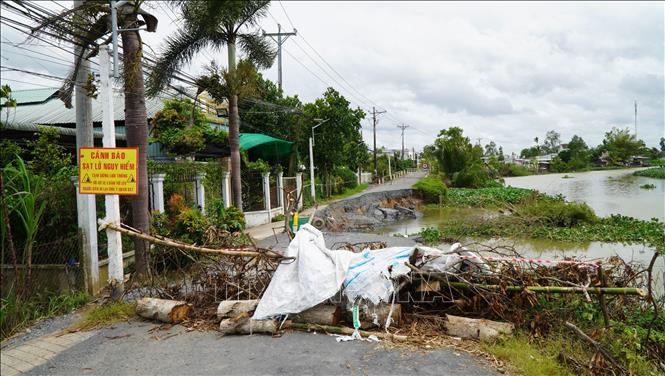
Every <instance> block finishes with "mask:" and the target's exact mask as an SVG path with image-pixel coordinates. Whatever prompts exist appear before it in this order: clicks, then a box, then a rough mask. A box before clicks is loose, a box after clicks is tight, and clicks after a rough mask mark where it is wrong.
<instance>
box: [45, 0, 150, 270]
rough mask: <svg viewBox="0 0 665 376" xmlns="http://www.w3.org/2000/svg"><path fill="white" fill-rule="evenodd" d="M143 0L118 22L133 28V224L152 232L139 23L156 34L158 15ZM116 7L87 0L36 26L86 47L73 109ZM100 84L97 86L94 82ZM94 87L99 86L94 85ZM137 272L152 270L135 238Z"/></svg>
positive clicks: (125, 42) (129, 94)
mask: <svg viewBox="0 0 665 376" xmlns="http://www.w3.org/2000/svg"><path fill="white" fill-rule="evenodd" d="M142 3H143V1H142V0H135V1H127V2H124V3H121V5H120V6H119V7H118V11H117V14H118V26H119V28H120V29H132V30H127V31H123V32H121V33H120V35H121V38H122V51H123V58H122V64H123V69H122V71H123V77H122V78H123V84H124V87H123V92H124V95H125V133H126V136H127V146H130V147H137V148H138V150H139V155H138V182H139V183H138V184H139V186H138V194H137V195H136V196H134V197H133V198H132V199H131V202H132V226H133V227H134V228H136V229H139V230H141V231H143V232H145V233H148V234H149V233H150V221H149V214H150V213H149V211H148V163H147V162H148V158H147V157H148V119H147V113H146V109H145V85H144V81H143V63H142V58H143V42H142V40H141V37H140V35H139V31H138V28H137V27H138V26H143V25H145V27H146V28H145V29H144V30H147V31H149V32H154V31H156V29H157V18H156V17H154V16H153V15H151V14H150V13H148V12H146V11H145V10H143V9H142V8H141V4H142ZM110 13H111V8H110V6H109V4H108V3H106V2H97V1H86V2H84V3H83V4H82V5H80V6H78V7H76V8H73V9H67V10H63V11H62V12H61V13H60V14H57V15H55V16H53V17H46V18H45V19H44V20H43V21H42V22H41V23H40V24H39V25H37V26H36V27H34V28H33V35H37V34H40V33H44V34H46V35H51V36H57V37H58V38H59V39H65V40H71V39H72V38H73V37H74V38H76V39H77V44H78V45H80V46H81V47H82V49H81V52H80V55H77V56H76V61H75V64H74V69H73V70H72V72H71V74H70V76H69V77H68V79H67V80H66V81H65V83H64V84H63V87H62V90H61V92H60V98H61V99H63V101H64V102H65V106H67V107H68V108H71V96H72V91H73V88H74V83H75V82H76V80H75V78H76V76H77V74H78V69H79V67H80V64H81V61H82V60H83V59H84V58H85V57H86V56H88V55H90V54H94V53H95V52H96V50H97V49H98V48H99V45H98V44H97V42H96V41H97V40H99V39H102V38H107V37H108V34H109V32H110V28H109V27H110V25H111V22H110ZM93 86H94V85H93ZM91 91H94V88H91ZM134 250H135V255H136V256H135V258H136V264H135V267H136V273H137V274H138V275H143V274H145V273H146V272H147V270H148V252H147V247H146V242H145V241H143V240H140V239H135V240H134Z"/></svg>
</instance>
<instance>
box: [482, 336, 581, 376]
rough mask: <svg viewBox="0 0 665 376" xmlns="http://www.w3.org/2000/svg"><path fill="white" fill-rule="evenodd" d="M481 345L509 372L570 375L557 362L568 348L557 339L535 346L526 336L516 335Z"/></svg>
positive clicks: (567, 345) (484, 342) (528, 375)
mask: <svg viewBox="0 0 665 376" xmlns="http://www.w3.org/2000/svg"><path fill="white" fill-rule="evenodd" d="M481 345H482V347H483V349H484V350H485V351H487V352H488V353H490V354H492V355H494V356H495V357H497V358H498V359H500V360H502V361H504V362H505V363H506V364H507V365H508V368H509V369H510V370H511V371H513V372H515V373H518V374H522V375H526V376H531V375H534V376H536V375H538V376H540V375H543V376H550V375H551V376H555V375H556V376H558V375H566V374H572V372H570V370H568V369H567V368H566V367H565V366H563V365H562V364H560V363H559V362H558V361H557V357H558V355H559V353H560V352H561V350H564V349H568V347H569V346H570V344H567V343H564V342H563V341H562V340H559V339H554V340H552V339H550V340H547V341H541V342H540V343H538V344H536V343H534V342H533V341H532V340H531V339H530V338H529V337H527V336H526V335H523V334H516V335H514V336H507V337H502V338H499V339H496V340H491V341H483V342H482V343H481Z"/></svg>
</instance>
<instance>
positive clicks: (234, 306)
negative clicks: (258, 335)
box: [217, 299, 259, 320]
mask: <svg viewBox="0 0 665 376" xmlns="http://www.w3.org/2000/svg"><path fill="white" fill-rule="evenodd" d="M258 304H259V300H258V299H254V300H224V301H222V302H220V303H219V306H217V318H218V319H220V320H222V319H226V318H233V317H237V316H239V315H241V314H243V313H251V312H254V310H255V309H256V306H257V305H258Z"/></svg>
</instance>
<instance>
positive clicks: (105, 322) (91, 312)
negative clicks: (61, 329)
mask: <svg viewBox="0 0 665 376" xmlns="http://www.w3.org/2000/svg"><path fill="white" fill-rule="evenodd" d="M135 316H136V310H135V306H134V304H133V303H123V302H108V303H106V304H103V305H99V306H94V307H92V308H90V309H88V310H87V311H85V312H83V318H82V319H81V320H80V321H78V322H76V323H74V324H73V325H72V326H71V327H69V330H93V329H97V328H102V327H105V326H109V325H111V324H113V323H116V322H120V321H124V320H129V319H131V318H133V317H135Z"/></svg>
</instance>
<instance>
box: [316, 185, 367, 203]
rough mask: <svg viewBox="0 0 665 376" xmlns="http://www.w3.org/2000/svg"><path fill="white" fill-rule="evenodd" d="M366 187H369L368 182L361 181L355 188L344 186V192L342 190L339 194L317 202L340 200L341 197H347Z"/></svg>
mask: <svg viewBox="0 0 665 376" xmlns="http://www.w3.org/2000/svg"><path fill="white" fill-rule="evenodd" d="M367 187H369V184H367V183H363V184H358V185H357V186H355V188H346V189H345V190H344V192H342V193H340V194H337V195H333V196H330V197H328V198H326V199H324V200H321V201H320V202H319V204H326V203H329V202H332V201H337V200H341V199H343V198H347V197H349V196H353V195H355V194H356V193H360V192H362V191H364V190H365V189H367Z"/></svg>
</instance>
